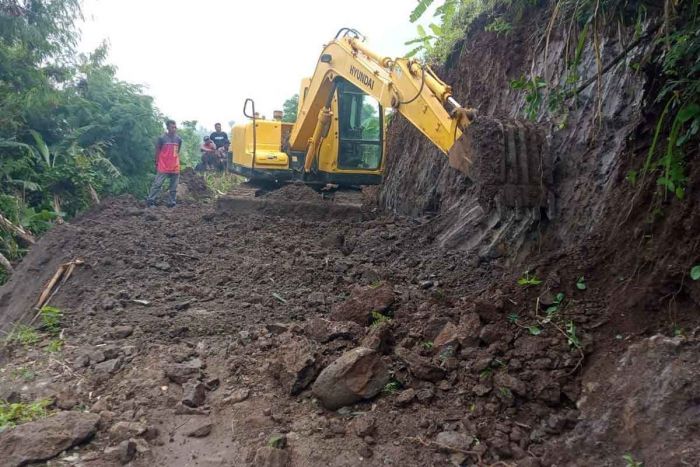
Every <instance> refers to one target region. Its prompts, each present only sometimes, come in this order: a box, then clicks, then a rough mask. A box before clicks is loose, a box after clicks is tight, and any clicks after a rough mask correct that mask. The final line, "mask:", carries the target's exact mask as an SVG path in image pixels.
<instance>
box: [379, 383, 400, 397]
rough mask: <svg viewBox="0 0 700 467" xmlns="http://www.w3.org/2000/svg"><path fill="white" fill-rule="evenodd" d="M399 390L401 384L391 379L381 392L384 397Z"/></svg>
mask: <svg viewBox="0 0 700 467" xmlns="http://www.w3.org/2000/svg"><path fill="white" fill-rule="evenodd" d="M399 389H401V383H399V382H398V381H396V380H395V379H392V380H391V381H389V382H388V383H386V384H385V385H384V388H382V392H383V393H384V394H386V395H391V394H394V393H395V392H397V391H398V390H399Z"/></svg>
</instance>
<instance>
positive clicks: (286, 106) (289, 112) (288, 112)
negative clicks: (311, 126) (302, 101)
mask: <svg viewBox="0 0 700 467" xmlns="http://www.w3.org/2000/svg"><path fill="white" fill-rule="evenodd" d="M298 107H299V94H294V95H293V96H292V97H290V98H289V99H287V100H286V101H284V103H283V104H282V111H283V112H284V115H283V116H282V121H283V122H287V123H294V122H296V121H297V108H298Z"/></svg>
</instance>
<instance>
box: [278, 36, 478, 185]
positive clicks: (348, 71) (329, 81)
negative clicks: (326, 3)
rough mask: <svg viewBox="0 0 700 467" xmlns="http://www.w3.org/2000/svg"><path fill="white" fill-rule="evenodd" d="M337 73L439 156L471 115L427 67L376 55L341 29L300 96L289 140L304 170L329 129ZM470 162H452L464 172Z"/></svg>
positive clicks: (459, 134)
mask: <svg viewBox="0 0 700 467" xmlns="http://www.w3.org/2000/svg"><path fill="white" fill-rule="evenodd" d="M337 77H342V78H344V79H345V80H347V81H349V82H350V83H352V84H354V85H355V86H357V87H358V88H359V89H361V90H362V91H363V92H365V93H366V94H368V95H370V96H372V97H374V98H375V99H376V100H377V101H378V102H379V104H380V105H382V106H383V107H384V108H393V109H395V110H396V111H398V112H399V113H401V114H402V115H403V116H404V117H406V119H407V120H408V121H410V122H411V123H412V124H413V125H414V126H415V127H416V128H418V129H419V130H420V131H421V132H422V133H423V134H424V135H425V136H426V137H427V138H428V139H429V140H430V141H432V142H433V144H435V146H437V147H438V148H439V149H440V150H441V151H442V152H443V153H445V154H448V153H449V151H450V149H451V148H452V147H453V146H454V145H455V141H457V140H458V139H459V138H460V136H461V135H462V132H463V131H464V130H465V128H466V127H467V126H468V125H469V123H470V121H471V119H472V118H473V115H474V113H473V111H471V110H467V109H464V108H463V107H461V106H460V105H459V104H458V103H457V101H455V100H454V98H453V97H452V90H451V88H450V86H448V85H446V84H445V83H443V82H442V81H441V80H440V79H439V78H438V77H437V76H436V75H435V73H433V71H432V70H431V69H430V68H429V67H428V66H427V65H421V64H420V63H418V62H417V61H415V60H410V59H406V58H397V59H391V58H388V57H383V56H380V55H378V54H376V53H374V52H373V51H372V50H370V49H369V48H367V46H366V45H365V43H364V42H363V37H362V35H361V34H359V33H358V32H357V31H355V30H352V29H345V28H344V29H341V30H340V31H339V33H338V35H336V38H335V39H334V40H333V41H331V42H330V43H329V44H327V45H325V47H324V48H323V51H322V53H321V55H320V57H319V61H318V64H317V65H316V70H315V71H314V74H313V76H312V77H311V79H310V80H309V81H308V85H307V86H306V87H305V89H304V91H303V94H302V95H301V96H300V103H299V111H298V113H297V121H296V123H295V125H294V127H293V128H292V131H291V135H290V138H289V147H290V149H291V150H293V151H303V152H306V158H305V161H304V169H305V171H307V172H308V171H309V170H310V169H311V167H312V165H313V161H314V159H315V157H316V154H318V149H319V147H320V144H321V142H322V141H323V139H324V138H325V137H326V136H327V133H328V129H329V128H330V124H331V119H332V117H333V115H332V111H331V103H332V100H333V96H334V94H335V86H336V84H335V83H336V78H337ZM451 162H452V158H451ZM470 164H471V161H470V160H469V159H468V157H462V158H461V160H460V161H459V164H458V165H456V164H452V165H453V166H455V167H457V168H459V169H461V170H462V171H463V172H465V173H467V174H468V166H469V165H470ZM460 166H461V167H460ZM465 169H466V170H465Z"/></svg>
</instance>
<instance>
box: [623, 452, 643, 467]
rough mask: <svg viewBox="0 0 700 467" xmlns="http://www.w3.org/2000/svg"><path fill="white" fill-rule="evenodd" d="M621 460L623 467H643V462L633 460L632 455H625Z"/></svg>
mask: <svg viewBox="0 0 700 467" xmlns="http://www.w3.org/2000/svg"><path fill="white" fill-rule="evenodd" d="M622 459H624V461H625V467H644V462H638V461H636V460H634V457H632V454H625V455H624V456H622Z"/></svg>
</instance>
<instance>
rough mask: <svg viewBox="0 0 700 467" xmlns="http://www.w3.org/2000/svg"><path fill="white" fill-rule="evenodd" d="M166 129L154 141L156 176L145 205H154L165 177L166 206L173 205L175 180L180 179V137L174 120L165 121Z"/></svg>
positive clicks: (175, 195)
mask: <svg viewBox="0 0 700 467" xmlns="http://www.w3.org/2000/svg"><path fill="white" fill-rule="evenodd" d="M165 126H166V128H167V129H168V131H167V132H166V133H165V134H164V135H163V136H161V137H160V138H158V141H157V142H156V161H155V162H156V178H155V179H154V180H153V184H152V185H151V189H150V191H149V192H148V197H147V198H146V205H147V206H155V204H156V199H157V198H158V195H159V194H160V189H161V188H162V187H163V182H165V179H166V178H167V179H169V182H170V183H169V186H168V191H169V193H168V194H169V196H168V203H167V206H168V207H171V208H172V207H174V206H175V202H176V198H177V182H178V180H179V179H180V147H182V138H180V137H179V136H178V135H177V125H176V124H175V121H174V120H168V121H167V122H165Z"/></svg>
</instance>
